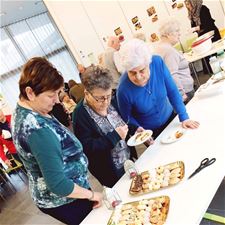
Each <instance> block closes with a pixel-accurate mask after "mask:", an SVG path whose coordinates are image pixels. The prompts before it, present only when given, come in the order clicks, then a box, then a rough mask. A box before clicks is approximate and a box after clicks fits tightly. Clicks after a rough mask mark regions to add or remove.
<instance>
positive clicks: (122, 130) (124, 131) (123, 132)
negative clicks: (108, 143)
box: [115, 125, 128, 140]
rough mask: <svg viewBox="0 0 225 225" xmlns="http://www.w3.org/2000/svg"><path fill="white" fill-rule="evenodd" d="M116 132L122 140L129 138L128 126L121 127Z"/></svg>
mask: <svg viewBox="0 0 225 225" xmlns="http://www.w3.org/2000/svg"><path fill="white" fill-rule="evenodd" d="M115 130H116V132H117V133H118V134H119V136H120V137H121V139H122V140H125V138H126V136H127V132H128V126H127V125H124V126H119V127H117V128H116V129H115Z"/></svg>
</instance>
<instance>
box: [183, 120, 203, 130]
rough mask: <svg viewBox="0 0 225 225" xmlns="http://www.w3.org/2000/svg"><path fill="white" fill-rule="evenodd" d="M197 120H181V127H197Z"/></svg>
mask: <svg viewBox="0 0 225 225" xmlns="http://www.w3.org/2000/svg"><path fill="white" fill-rule="evenodd" d="M199 125H200V124H199V122H197V121H194V120H189V119H188V120H184V121H183V122H182V127H183V128H191V129H196V128H198V127H199Z"/></svg>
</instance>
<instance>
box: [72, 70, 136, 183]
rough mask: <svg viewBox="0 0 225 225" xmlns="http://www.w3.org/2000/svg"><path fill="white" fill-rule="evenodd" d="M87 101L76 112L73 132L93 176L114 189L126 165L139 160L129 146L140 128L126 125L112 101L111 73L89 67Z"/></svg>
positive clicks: (84, 79) (83, 77) (74, 113)
mask: <svg viewBox="0 0 225 225" xmlns="http://www.w3.org/2000/svg"><path fill="white" fill-rule="evenodd" d="M82 83H83V85H84V87H85V91H84V94H85V97H84V100H83V101H81V102H80V103H79V104H78V105H77V107H76V108H75V110H74V112H73V129H74V132H75V134H76V136H77V137H78V139H79V140H80V142H81V143H82V145H83V148H84V152H85V154H86V155H87V157H88V160H89V170H90V172H91V173H92V174H93V175H94V176H95V177H96V178H97V179H98V180H99V182H100V183H101V184H102V185H105V186H108V187H112V186H113V185H114V184H115V183H116V182H117V181H118V180H119V178H120V177H121V176H122V175H123V174H124V168H123V166H124V162H125V160H127V159H132V158H133V157H135V158H136V157H137V154H136V151H135V149H132V148H129V147H128V146H127V144H126V141H125V140H126V138H127V137H128V133H130V134H134V132H135V131H136V130H137V128H138V127H137V126H130V127H129V128H130V129H129V130H128V126H127V124H126V123H125V122H124V121H123V119H122V118H121V116H120V114H119V113H118V110H117V104H116V101H115V100H116V99H112V84H113V78H112V75H111V73H110V71H109V70H107V69H103V68H101V67H99V66H91V67H88V68H87V70H86V71H85V73H84V74H83V75H82Z"/></svg>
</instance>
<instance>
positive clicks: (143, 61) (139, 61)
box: [119, 38, 152, 71]
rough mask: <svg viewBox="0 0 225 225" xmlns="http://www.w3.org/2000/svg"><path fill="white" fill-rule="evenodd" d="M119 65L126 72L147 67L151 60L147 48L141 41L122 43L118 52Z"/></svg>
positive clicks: (133, 40) (150, 54)
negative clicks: (139, 67)
mask: <svg viewBox="0 0 225 225" xmlns="http://www.w3.org/2000/svg"><path fill="white" fill-rule="evenodd" d="M119 54H120V57H121V65H122V67H123V68H124V69H125V70H126V71H130V70H132V69H134V68H136V67H138V66H143V65H145V66H147V65H149V64H150V62H151V59H152V53H151V51H150V48H149V46H148V45H147V44H146V43H145V42H144V41H142V40H139V39H136V38H134V39H132V40H129V41H128V42H126V43H124V44H123V45H122V47H121V48H120V51H119Z"/></svg>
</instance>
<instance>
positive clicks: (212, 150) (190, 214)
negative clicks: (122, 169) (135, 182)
mask: <svg viewBox="0 0 225 225" xmlns="http://www.w3.org/2000/svg"><path fill="white" fill-rule="evenodd" d="M213 86H214V87H215V92H214V93H213V92H210V93H211V94H210V95H207V94H205V95H204V93H201V94H200V93H199V96H198V94H196V96H195V97H194V98H193V99H192V101H191V102H190V103H189V104H188V105H187V110H188V113H189V116H190V118H191V119H194V120H197V121H199V122H200V127H199V128H198V129H196V130H188V131H187V132H186V133H185V136H184V137H183V138H182V139H180V140H179V141H177V142H175V143H173V144H161V142H160V140H161V138H162V137H163V135H166V134H169V133H170V132H171V129H174V128H176V127H179V126H180V123H179V121H178V118H177V117H176V118H175V119H174V120H173V121H172V122H171V124H170V125H169V126H168V127H167V128H166V129H165V130H164V131H163V133H162V134H161V135H160V136H159V137H158V138H157V140H156V141H155V144H154V145H152V146H150V147H149V148H148V149H147V150H146V151H145V152H144V153H143V154H142V155H141V157H140V158H139V159H138V160H137V162H136V165H137V168H138V169H139V170H140V171H144V170H146V169H151V168H155V167H158V166H159V165H165V164H168V163H170V162H174V161H180V160H181V161H183V162H184V163H185V177H184V179H183V180H182V181H181V182H180V183H179V184H177V185H175V186H172V187H169V188H166V189H162V190H159V191H157V192H153V193H149V194H145V195H142V196H139V197H132V196H130V195H129V193H128V191H129V187H130V183H131V180H129V178H128V177H127V176H126V175H124V176H123V177H122V178H121V179H120V180H119V181H118V182H117V184H116V185H115V187H114V188H115V190H117V192H118V193H119V194H120V196H121V198H122V200H123V202H129V201H135V200H139V199H143V198H151V197H155V196H160V195H168V196H169V197H170V200H171V202H170V209H169V214H168V217H167V220H166V224H174V225H175V224H176V225H180V224H182V225H183V224H188V225H191V224H199V223H200V221H201V219H202V217H203V215H204V213H205V212H206V210H207V208H208V206H209V204H210V202H211V200H212V198H213V197H214V195H215V193H216V191H217V189H218V187H219V185H220V183H221V181H222V180H223V178H224V174H225V173H224V172H225V163H224V159H225V138H224V136H225V119H224V115H225V91H224V90H225V83H224V81H222V82H219V83H217V84H213ZM214 87H213V88H214ZM204 91H206V90H204ZM205 93H207V92H205ZM206 157H208V158H213V157H215V158H216V162H215V163H214V164H212V165H211V166H209V167H207V168H205V169H203V170H202V171H201V172H200V173H198V174H197V175H196V176H194V177H193V178H191V179H190V180H187V177H188V176H189V175H190V174H191V173H192V172H193V171H194V170H195V169H196V168H197V167H198V166H199V164H200V162H201V160H202V159H204V158H206ZM111 213H112V211H110V210H108V209H106V207H105V206H102V207H101V208H98V209H95V210H93V211H92V212H91V213H90V214H89V215H88V216H87V217H86V218H85V220H84V221H83V222H82V224H98V225H100V224H107V221H108V219H109V217H110V215H111Z"/></svg>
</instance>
